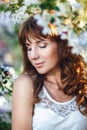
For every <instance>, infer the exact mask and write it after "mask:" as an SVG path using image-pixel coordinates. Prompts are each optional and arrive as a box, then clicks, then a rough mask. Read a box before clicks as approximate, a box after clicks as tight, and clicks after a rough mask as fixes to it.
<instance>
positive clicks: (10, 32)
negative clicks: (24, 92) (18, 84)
mask: <svg viewBox="0 0 87 130" xmlns="http://www.w3.org/2000/svg"><path fill="white" fill-rule="evenodd" d="M0 4H2V1H0ZM1 10H2V8H0V130H11V109H12V105H11V102H12V87H13V80H14V79H15V78H16V76H18V75H19V73H21V71H22V54H21V49H20V46H19V42H18V31H17V29H18V26H16V25H15V24H14V23H13V22H12V20H11V16H10V13H9V12H7V13H3V12H2V11H1ZM8 72H9V73H8ZM12 76H13V80H12ZM9 81H10V82H11V83H12V84H11V83H10V82H9Z"/></svg>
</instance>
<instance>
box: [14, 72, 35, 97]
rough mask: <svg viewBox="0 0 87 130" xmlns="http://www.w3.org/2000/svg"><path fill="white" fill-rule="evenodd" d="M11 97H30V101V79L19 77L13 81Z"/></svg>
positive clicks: (31, 93)
mask: <svg viewBox="0 0 87 130" xmlns="http://www.w3.org/2000/svg"><path fill="white" fill-rule="evenodd" d="M13 95H16V97H17V95H18V97H19V96H21V99H22V97H26V95H27V98H29V97H30V99H32V98H31V97H33V81H32V79H31V78H30V77H29V76H28V75H26V74H23V75H20V76H18V78H17V79H15V81H14V85H13Z"/></svg>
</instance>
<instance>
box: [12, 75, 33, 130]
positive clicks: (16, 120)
mask: <svg viewBox="0 0 87 130" xmlns="http://www.w3.org/2000/svg"><path fill="white" fill-rule="evenodd" d="M32 90H33V83H32V80H31V79H30V78H29V77H28V76H26V75H24V76H20V77H19V78H18V79H16V80H15V82H14V86H13V96H12V97H13V98H12V130H32V112H33V91H32Z"/></svg>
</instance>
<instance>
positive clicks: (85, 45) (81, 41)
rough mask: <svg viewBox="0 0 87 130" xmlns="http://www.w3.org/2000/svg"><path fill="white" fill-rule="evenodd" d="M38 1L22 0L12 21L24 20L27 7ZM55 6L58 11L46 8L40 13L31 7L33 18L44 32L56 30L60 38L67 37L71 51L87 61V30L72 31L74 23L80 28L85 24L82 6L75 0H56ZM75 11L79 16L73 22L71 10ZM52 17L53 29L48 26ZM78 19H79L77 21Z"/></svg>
mask: <svg viewBox="0 0 87 130" xmlns="http://www.w3.org/2000/svg"><path fill="white" fill-rule="evenodd" d="M11 1H14V2H17V0H11ZM40 2H41V0H24V1H23V6H21V7H20V8H19V9H18V10H16V11H15V12H14V13H13V14H12V20H13V21H14V23H18V24H20V23H22V22H23V21H25V20H26V19H27V18H28V17H29V13H27V12H26V10H27V7H28V6H29V5H31V4H40ZM56 6H57V7H58V9H59V10H58V11H55V12H49V11H47V10H43V11H42V13H41V14H40V13H37V12H36V10H35V8H33V14H34V18H35V19H37V23H38V24H39V25H40V26H42V27H43V33H44V34H48V33H55V32H56V33H58V34H59V35H61V38H62V39H66V38H67V39H68V41H69V45H70V46H73V50H72V52H73V53H77V54H79V53H80V54H81V55H82V56H83V58H84V60H85V61H87V31H86V30H84V31H83V32H81V33H77V32H75V31H74V24H76V26H77V27H78V28H82V29H83V27H84V25H86V22H87V20H86V18H87V17H86V15H85V14H84V10H83V6H82V5H81V4H80V3H78V2H77V1H76V0H72V1H71V0H67V2H65V3H62V2H59V1H57V3H56ZM75 11H76V12H77V13H78V14H79V16H80V17H79V18H77V19H76V20H77V21H75V23H73V20H72V16H73V13H72V12H75ZM35 14H36V15H35ZM83 14H84V16H83ZM63 18H65V19H63ZM52 19H53V20H54V21H53V23H52V24H53V25H54V27H55V29H52V28H51V27H50V26H49V23H50V22H51V20H52ZM78 19H80V20H79V22H78ZM52 31H53V32H52Z"/></svg>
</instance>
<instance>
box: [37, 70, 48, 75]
mask: <svg viewBox="0 0 87 130" xmlns="http://www.w3.org/2000/svg"><path fill="white" fill-rule="evenodd" d="M37 72H38V73H39V74H46V73H47V71H45V70H37Z"/></svg>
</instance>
